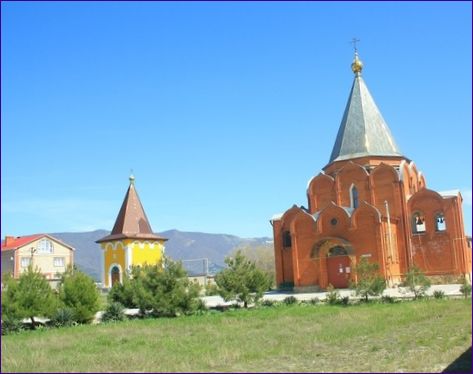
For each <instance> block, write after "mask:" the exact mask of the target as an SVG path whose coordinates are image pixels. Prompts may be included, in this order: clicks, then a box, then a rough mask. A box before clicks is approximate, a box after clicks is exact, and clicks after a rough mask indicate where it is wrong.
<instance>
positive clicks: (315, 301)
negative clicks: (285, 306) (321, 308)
mask: <svg viewBox="0 0 473 374" xmlns="http://www.w3.org/2000/svg"><path fill="white" fill-rule="evenodd" d="M309 303H310V304H312V305H316V304H318V303H320V299H319V298H318V297H313V298H312V299H310V300H309Z"/></svg>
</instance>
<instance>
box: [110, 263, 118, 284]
mask: <svg viewBox="0 0 473 374" xmlns="http://www.w3.org/2000/svg"><path fill="white" fill-rule="evenodd" d="M110 278H111V281H112V284H111V286H112V287H113V285H114V284H115V283H120V269H119V267H118V266H114V267H113V268H112V269H111V271H110Z"/></svg>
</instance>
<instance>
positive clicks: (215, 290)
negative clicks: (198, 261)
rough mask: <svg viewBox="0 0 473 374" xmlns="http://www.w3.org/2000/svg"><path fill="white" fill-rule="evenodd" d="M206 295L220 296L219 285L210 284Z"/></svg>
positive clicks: (206, 288)
mask: <svg viewBox="0 0 473 374" xmlns="http://www.w3.org/2000/svg"><path fill="white" fill-rule="evenodd" d="M205 295H206V296H214V295H218V287H217V285H216V284H215V283H211V284H208V285H207V287H205Z"/></svg>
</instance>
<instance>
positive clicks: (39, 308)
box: [2, 266, 58, 329]
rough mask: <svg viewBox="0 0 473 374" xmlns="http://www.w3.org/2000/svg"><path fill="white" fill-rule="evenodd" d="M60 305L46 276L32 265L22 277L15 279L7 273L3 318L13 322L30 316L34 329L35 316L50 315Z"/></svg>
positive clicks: (3, 299)
mask: <svg viewBox="0 0 473 374" xmlns="http://www.w3.org/2000/svg"><path fill="white" fill-rule="evenodd" d="M57 305H58V300H57V297H56V296H55V294H54V292H53V290H52V289H51V287H50V285H49V283H48V281H47V280H46V278H45V277H44V276H43V275H42V274H41V273H40V272H39V270H38V269H35V270H33V268H32V267H31V266H29V267H28V269H26V271H25V272H23V273H22V274H21V275H20V277H19V278H18V280H17V279H14V278H13V277H12V276H11V275H6V276H5V277H4V279H3V289H2V319H3V320H5V321H6V320H8V321H9V322H7V324H8V323H13V321H15V320H21V319H23V318H30V319H31V324H32V327H33V329H34V328H36V325H37V324H36V321H35V319H34V318H35V317H50V316H51V315H52V314H53V313H54V311H55V310H56V308H57Z"/></svg>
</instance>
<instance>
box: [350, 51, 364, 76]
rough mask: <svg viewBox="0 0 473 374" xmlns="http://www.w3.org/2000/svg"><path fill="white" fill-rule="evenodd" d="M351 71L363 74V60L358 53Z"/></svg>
mask: <svg viewBox="0 0 473 374" xmlns="http://www.w3.org/2000/svg"><path fill="white" fill-rule="evenodd" d="M351 70H353V72H354V73H355V74H356V75H358V74H360V73H361V71H362V70H363V63H362V62H361V60H360V59H359V58H358V52H355V59H354V60H353V62H352V63H351Z"/></svg>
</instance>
